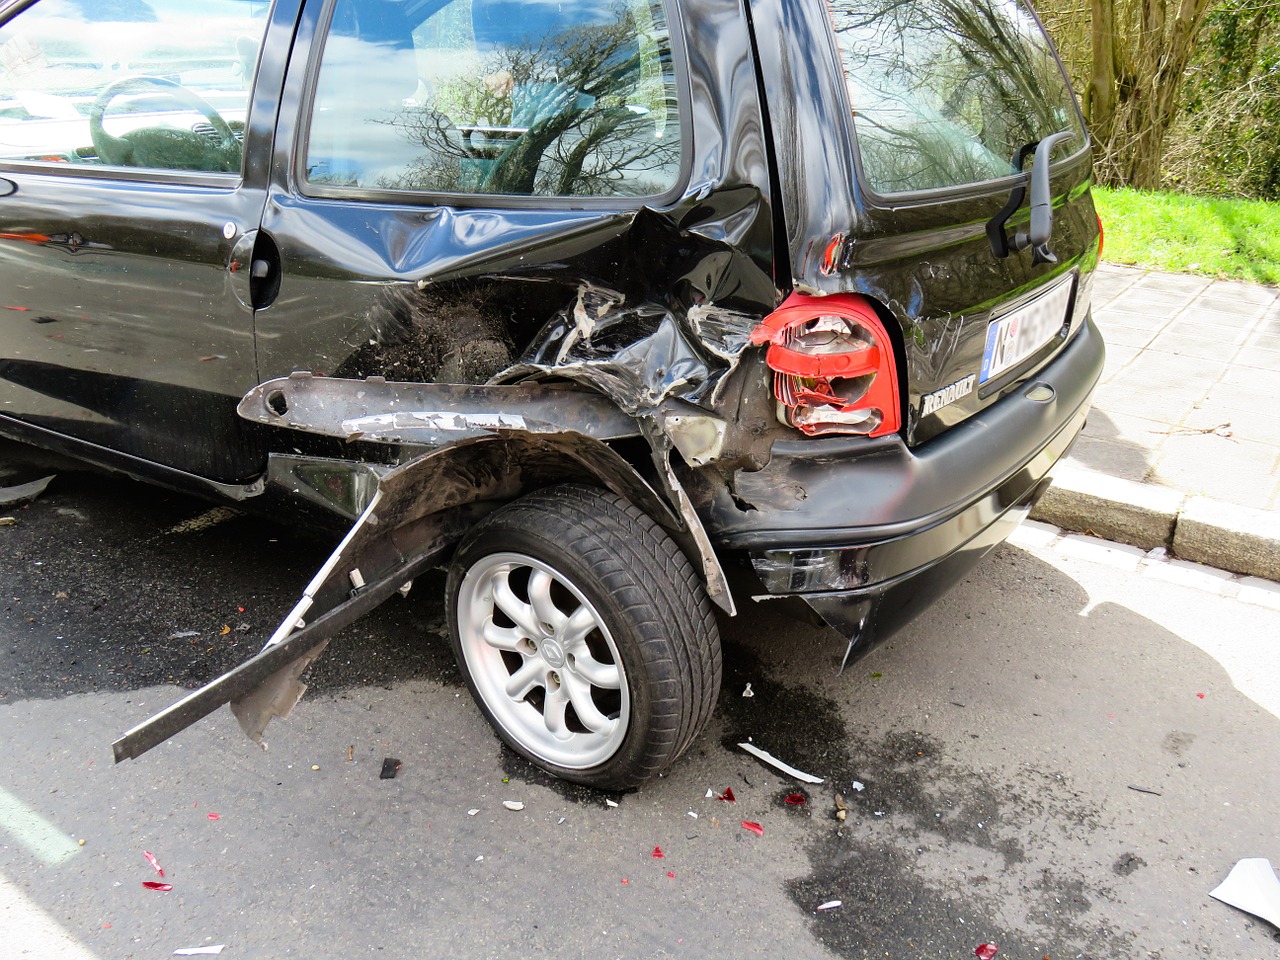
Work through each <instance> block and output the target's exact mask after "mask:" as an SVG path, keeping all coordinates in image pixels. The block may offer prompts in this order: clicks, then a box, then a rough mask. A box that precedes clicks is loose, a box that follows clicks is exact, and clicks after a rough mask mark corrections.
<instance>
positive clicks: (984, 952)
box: [973, 943, 1000, 960]
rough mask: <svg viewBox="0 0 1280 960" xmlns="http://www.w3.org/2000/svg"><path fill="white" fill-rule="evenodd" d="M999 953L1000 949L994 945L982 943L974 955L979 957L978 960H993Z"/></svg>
mask: <svg viewBox="0 0 1280 960" xmlns="http://www.w3.org/2000/svg"><path fill="white" fill-rule="evenodd" d="M999 952H1000V948H999V947H997V946H996V945H995V944H994V943H980V944H978V946H977V949H975V950H974V951H973V955H974V956H975V957H977V958H978V960H991V958H992V957H994V956H995V955H996V954H997V953H999Z"/></svg>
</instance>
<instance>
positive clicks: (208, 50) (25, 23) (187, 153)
mask: <svg viewBox="0 0 1280 960" xmlns="http://www.w3.org/2000/svg"><path fill="white" fill-rule="evenodd" d="M269 9H270V3H269V2H267V0H200V3H198V4H196V3H190V2H187V0H39V2H37V3H35V4H33V5H32V6H30V7H27V8H26V9H25V10H22V11H21V12H20V13H18V14H16V15H15V16H13V17H12V18H10V19H9V20H8V22H6V23H5V24H4V26H3V27H0V160H26V161H36V162H43V163H57V164H92V165H98V166H102V165H105V166H111V167H136V168H141V169H148V170H188V171H204V172H239V170H240V167H241V155H242V152H243V151H242V148H241V141H242V139H243V136H244V128H245V120H246V113H247V111H248V103H249V87H250V85H251V84H252V82H253V75H254V70H255V68H256V65H257V61H258V51H259V49H260V48H261V46H262V38H263V35H264V33H265V30H266V24H267V15H268V11H269Z"/></svg>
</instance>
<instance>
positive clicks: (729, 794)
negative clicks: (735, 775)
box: [720, 787, 738, 803]
mask: <svg viewBox="0 0 1280 960" xmlns="http://www.w3.org/2000/svg"><path fill="white" fill-rule="evenodd" d="M720 799H721V800H723V801H724V802H725V803H737V802H738V798H737V797H735V796H734V795H733V787H725V788H724V793H722V794H720Z"/></svg>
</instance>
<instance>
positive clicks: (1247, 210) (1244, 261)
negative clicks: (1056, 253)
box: [1093, 187, 1280, 285]
mask: <svg viewBox="0 0 1280 960" xmlns="http://www.w3.org/2000/svg"><path fill="white" fill-rule="evenodd" d="M1093 196H1094V203H1095V204H1096V205H1097V208H1098V213H1100V214H1101V215H1102V224H1103V227H1104V229H1105V230H1106V235H1107V240H1106V247H1105V249H1104V250H1103V252H1102V257H1103V259H1104V260H1109V261H1111V262H1112V263H1130V264H1135V265H1137V266H1140V267H1149V268H1150V269H1153V270H1167V271H1170V272H1173V273H1199V274H1204V275H1205V276H1210V277H1221V278H1224V279H1232V280H1249V281H1252V282H1254V283H1267V284H1272V285H1280V203H1266V202H1262V201H1257V200H1219V199H1214V198H1210V197H1192V196H1187V195H1185V194H1176V193H1149V192H1146V191H1141V190H1112V189H1107V188H1104V187H1095V188H1094V191H1093Z"/></svg>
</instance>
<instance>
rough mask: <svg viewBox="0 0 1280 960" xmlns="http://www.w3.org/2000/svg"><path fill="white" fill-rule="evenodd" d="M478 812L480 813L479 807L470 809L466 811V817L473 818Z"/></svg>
mask: <svg viewBox="0 0 1280 960" xmlns="http://www.w3.org/2000/svg"><path fill="white" fill-rule="evenodd" d="M479 812H480V808H479V807H472V808H471V809H470V810H468V811H467V816H468V817H474V816H475V815H476V814H477V813H479Z"/></svg>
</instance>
